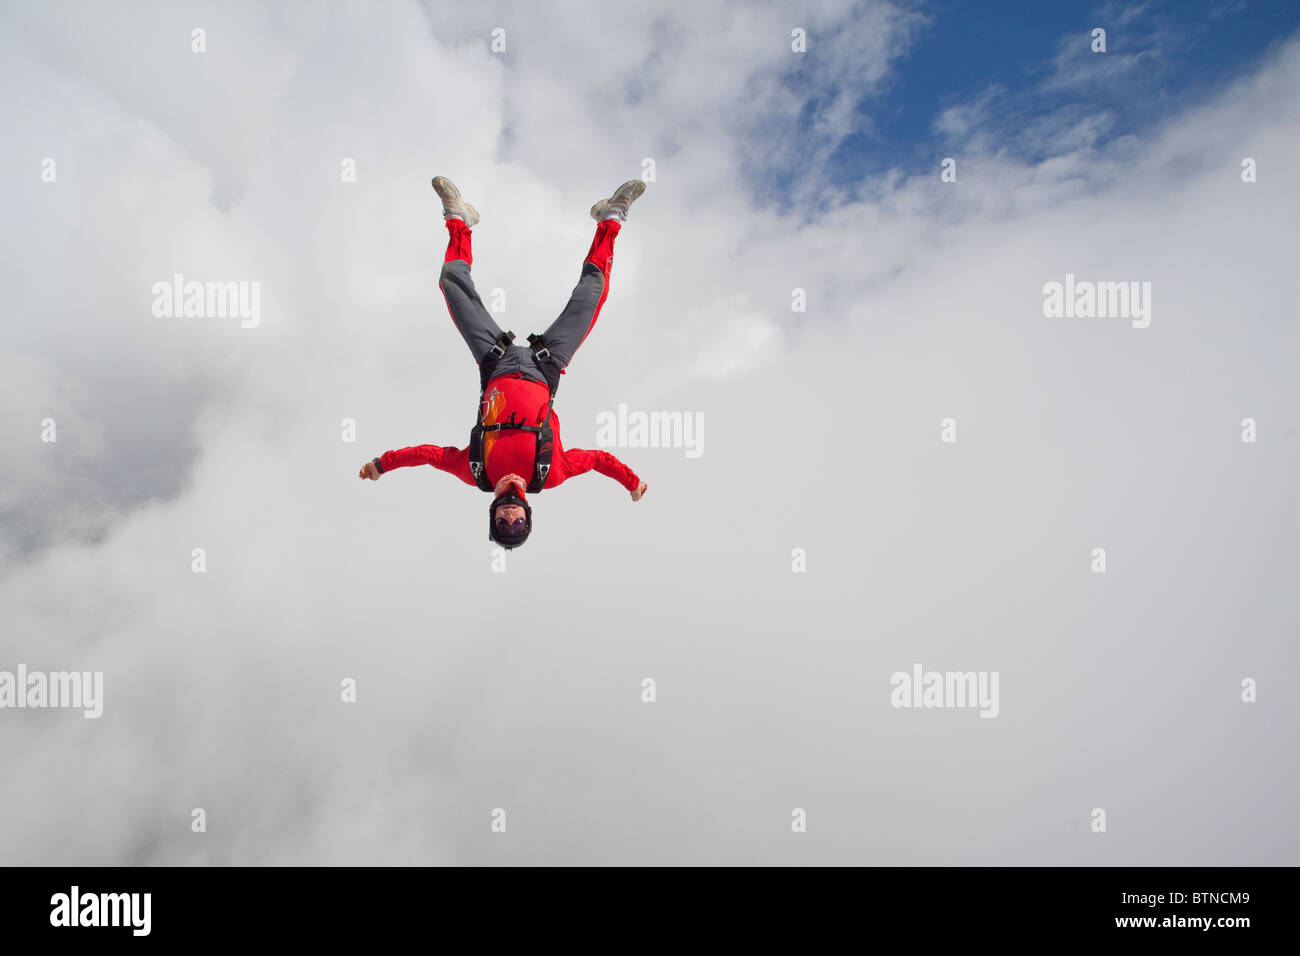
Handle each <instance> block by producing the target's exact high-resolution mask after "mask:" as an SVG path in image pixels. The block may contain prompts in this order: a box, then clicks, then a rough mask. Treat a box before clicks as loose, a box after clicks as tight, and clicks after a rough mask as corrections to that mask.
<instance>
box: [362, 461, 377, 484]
mask: <svg viewBox="0 0 1300 956" xmlns="http://www.w3.org/2000/svg"><path fill="white" fill-rule="evenodd" d="M379 475H380V471H379V469H378V468H377V467H376V466H375V463H374V462H373V461H368V462H366V463H365V464H364V465H362V466H361V474H360V475H358V476H357V477H359V478H369V479H370V480H371V481H378V480H379Z"/></svg>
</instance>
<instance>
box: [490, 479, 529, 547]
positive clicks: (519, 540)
mask: <svg viewBox="0 0 1300 956" xmlns="http://www.w3.org/2000/svg"><path fill="white" fill-rule="evenodd" d="M502 505H518V506H519V507H521V508H523V509H524V526H523V528H522V529H519V528H517V527H508V526H506V523H505V519H504V518H502V519H501V522H500V524H498V523H497V508H499V507H501V506H502ZM516 520H518V519H516ZM532 530H533V509H532V508H530V507H529V506H528V502H527V501H525V500H524V499H523V498H520V497H519V496H518V495H516V494H515V493H514V491H513V489H512V490H510V491H507V492H506V493H505V494H504V495H500V496H499V497H496V498H493V499H492V505H491V507H489V508H488V540H489V541H495V542H496V543H497V544H499V545H501V547H503V548H505V549H506V550H507V551H509V550H510V549H511V548H517V547H519V546H520V545H521V544H523V543H524V542H525V541H527V540H528V535H529V533H530V532H531V531H532Z"/></svg>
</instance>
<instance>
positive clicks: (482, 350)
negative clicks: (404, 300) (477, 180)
mask: <svg viewBox="0 0 1300 956" xmlns="http://www.w3.org/2000/svg"><path fill="white" fill-rule="evenodd" d="M469 271H470V267H469V263H468V262H466V261H465V260H464V259H452V260H449V261H447V262H444V263H443V266H442V274H441V276H440V277H439V279H438V284H439V285H440V286H441V287H442V293H443V295H444V296H445V297H446V299H447V310H448V311H449V312H450V313H451V320H452V322H453V323H455V325H456V330H457V331H458V332H460V334H461V337H462V338H464V339H465V344H466V345H468V346H469V351H470V354H471V355H473V356H474V361H475V362H476V363H478V364H480V365H481V364H482V363H483V359H485V358H486V357H487V355H488V353H489V352H490V351H491V349H492V346H493V345H494V344H495V343H496V341H497V338H498V337H499V336H500V335H501V331H502V330H501V326H499V325H497V323H496V320H495V319H493V318H492V315H491V313H489V312H488V310H487V309H486V308H484V307H483V300H482V299H480V298H479V295H478V292H477V290H475V288H474V280H473V279H471V278H470V274H469ZM605 286H606V283H605V275H604V273H602V272H601V271H600V268H599V266H597V265H596V264H595V263H594V262H584V263H583V264H582V275H581V277H580V278H579V279H578V284H577V285H576V286H574V288H573V294H572V295H571V296H569V302H568V304H567V305H566V306H565V307H564V311H562V312H561V313H560V315H559V317H558V318H556V320H555V321H554V322H552V323H551V324H550V325H549V326H548V327H547V328H546V331H545V332H543V333H542V339H543V340H544V341H545V343H546V347H547V348H549V349H550V350H551V355H552V356H553V357H554V358H555V361H556V362H558V363H559V365H560V367H561V368H563V367H564V366H566V365H568V364H569V362H570V361H571V360H572V358H573V355H574V353H575V352H577V351H578V346H579V345H581V344H582V340H583V339H585V338H586V337H587V333H588V332H590V331H591V328H592V326H593V325H594V324H595V321H596V314H597V313H598V312H599V311H600V306H601V304H602V302H603V300H604V292H605ZM515 333H516V336H517V338H516V343H518V342H521V341H522V342H523V344H515V345H513V346H511V347H510V349H509V350H508V351H507V352H506V354H505V355H504V356H503V357H502V359H501V361H500V363H499V364H498V365H497V369H496V373H497V374H498V375H502V374H506V373H509V372H520V373H522V374H523V376H524V378H527V379H530V380H532V381H535V382H545V381H546V376H545V375H543V374H542V370H541V368H540V367H539V366H538V364H537V359H535V358H534V357H533V352H532V349H531V348H529V347H528V344H527V340H528V333H527V331H523V330H515Z"/></svg>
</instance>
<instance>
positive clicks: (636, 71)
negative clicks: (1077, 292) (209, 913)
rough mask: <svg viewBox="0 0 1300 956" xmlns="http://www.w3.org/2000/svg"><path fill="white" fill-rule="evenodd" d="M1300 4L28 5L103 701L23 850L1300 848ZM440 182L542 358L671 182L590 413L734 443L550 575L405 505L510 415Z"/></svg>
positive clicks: (44, 431) (465, 502)
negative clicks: (929, 680) (465, 292)
mask: <svg viewBox="0 0 1300 956" xmlns="http://www.w3.org/2000/svg"><path fill="white" fill-rule="evenodd" d="M1097 28H1100V29H1104V30H1105V31H1106V34H1105V36H1106V49H1105V52H1094V51H1093V49H1092V46H1093V44H1094V42H1095V41H1094V39H1093V31H1094V30H1095V29H1097ZM1298 28H1300V12H1297V10H1296V9H1295V7H1294V6H1293V5H1291V4H1286V3H1280V2H1276V3H1270V2H1262V0H1255V2H1245V0H1234V2H1223V0H1220V2H1200V3H1173V2H1169V3H1158V2H1148V3H1138V4H1122V3H1109V4H1100V5H1097V4H1091V3H1068V4H1067V3H1061V4H1042V5H1036V7H1035V10H1034V11H1033V12H1030V13H1025V12H1024V11H1023V10H1022V9H1021V8H1020V5H1018V4H1015V5H1013V4H1002V3H994V4H975V3H963V2H957V0H941V2H934V3H921V2H917V3H910V2H909V3H888V2H858V3H846V2H838V0H837V2H831V0H824V2H811V3H804V4H786V3H782V4H764V3H710V4H694V5H690V6H689V7H683V6H681V5H675V4H667V3H643V4H636V5H626V6H622V5H620V6H619V7H617V8H611V7H610V6H609V5H605V4H600V3H595V2H592V3H579V2H573V3H567V2H566V3H563V4H560V3H528V4H525V3H475V4H468V3H456V4H449V3H440V2H439V3H434V2H428V3H417V2H399V0H383V2H379V3H366V4H362V3H358V2H350V3H349V2H333V3H307V2H299V3H281V4H274V5H271V4H253V3H228V4H215V3H210V4H209V3H192V2H188V0H185V2H178V3H161V2H160V3H144V2H139V3H129V4H119V5H114V6H113V7H111V8H109V7H104V6H102V5H98V4H90V3H73V2H56V3H49V4H40V5H37V4H23V3H17V2H6V3H3V4H0V89H3V90H4V92H3V93H0V129H2V130H3V134H0V135H3V136H4V138H5V146H6V148H5V149H4V150H2V151H0V221H3V222H4V223H5V228H4V229H2V230H0V244H2V245H0V277H2V279H3V285H4V288H5V290H6V296H5V302H4V307H3V310H2V311H0V321H2V322H3V328H4V333H5V334H4V340H3V345H0V375H3V378H4V381H5V383H6V388H5V390H4V399H3V402H2V403H0V408H2V409H3V411H2V413H0V438H2V439H3V442H4V447H5V448H6V449H7V450H8V452H9V454H8V457H7V461H8V462H9V465H10V467H9V469H8V474H7V481H6V482H4V484H3V485H0V681H3V678H4V673H5V672H11V673H17V671H18V668H19V667H20V666H21V667H24V668H26V670H27V671H42V672H59V671H79V672H87V673H99V674H102V681H103V695H102V700H101V704H102V714H101V715H100V716H99V717H97V718H86V717H84V716H83V714H82V712H81V711H80V710H77V709H74V708H63V709H58V708H31V707H29V708H13V707H0V763H2V764H3V766H4V767H5V773H4V774H3V779H0V863H5V864H23V865H46V864H76V865H114V864H128V865H239V864H252V865H288V864H308V865H334V864H383V865H388V864H421V865H424V864H428V865H585V864H601V865H656V866H657V865H754V864H762V865H965V866H970V865H979V866H986V865H996V866H1004V865H1295V864H1296V863H1297V862H1298V860H1300V853H1298V848H1300V823H1298V822H1297V820H1296V817H1295V814H1294V812H1293V808H1294V806H1295V805H1296V803H1297V801H1298V800H1300V777H1298V774H1297V767H1296V762H1295V759H1294V741H1295V739H1296V737H1297V734H1298V733H1300V705H1297V703H1296V696H1295V694H1294V692H1293V691H1294V689H1292V690H1290V691H1289V690H1288V689H1287V688H1288V686H1289V685H1288V684H1287V681H1289V680H1292V679H1293V678H1294V675H1295V674H1296V673H1297V669H1298V666H1300V652H1297V650H1296V644H1295V634H1296V628H1297V624H1298V623H1300V599H1298V598H1297V596H1296V595H1297V591H1296V588H1295V586H1294V581H1295V579H1296V576H1297V572H1300V558H1298V557H1297V555H1296V551H1295V548H1294V542H1295V541H1296V540H1297V537H1298V536H1300V507H1297V505H1296V502H1295V495H1294V481H1293V478H1294V475H1295V474H1296V473H1297V468H1298V466H1300V455H1298V454H1297V447H1298V445H1297V443H1298V442H1300V428H1297V424H1296V420H1295V409H1296V408H1297V407H1300V376H1297V375H1296V372H1295V357H1296V355H1297V354H1300V351H1298V350H1300V334H1298V333H1297V331H1296V324H1295V319H1296V315H1295V293H1294V288H1293V282H1292V278H1291V276H1292V274H1293V271H1294V253H1295V238H1294V237H1295V226H1294V222H1295V220H1296V217H1297V213H1298V212H1300V201H1298V200H1300V189H1298V188H1297V185H1296V182H1295V169H1296V168H1297V162H1298V161H1300V133H1298V132H1297V131H1298V130H1300V95H1297V94H1298V93H1300V33H1298ZM195 30H201V31H202V33H201V34H199V36H200V37H201V40H202V42H201V44H199V45H201V47H202V49H201V50H196V49H195V45H196V43H199V41H198V40H196V34H195V32H194V31H195ZM501 31H504V32H501ZM796 31H801V32H796ZM494 40H495V42H494ZM792 46H802V50H799V51H797V50H796V49H793V48H792ZM494 47H495V48H494ZM945 161H950V162H945ZM438 174H440V175H445V176H449V177H450V178H452V179H453V180H454V181H455V182H456V183H457V184H458V185H459V186H460V188H461V190H462V192H463V193H464V195H465V197H466V199H467V200H468V201H469V202H471V203H473V204H474V205H475V206H476V207H477V209H478V210H479V212H480V213H481V215H482V222H481V223H480V224H479V225H478V226H477V227H476V228H475V229H474V250H475V264H474V277H475V280H476V281H477V282H478V284H479V288H480V290H481V291H489V290H490V291H491V292H492V293H493V294H494V295H495V296H496V298H495V300H494V302H495V304H497V305H500V306H502V309H501V311H500V313H499V314H498V315H497V319H498V321H499V322H500V323H501V324H502V325H503V326H506V327H509V328H512V329H514V330H515V331H516V333H518V334H520V335H523V334H526V333H527V332H528V331H534V330H540V329H541V328H543V327H544V326H545V325H546V324H547V323H549V321H550V320H551V319H552V318H554V316H555V315H556V314H558V312H559V310H560V309H561V308H562V307H563V304H564V302H565V300H566V299H567V297H568V294H569V292H570V290H571V289H572V288H573V285H574V283H575V282H576V281H577V278H578V275H579V270H580V266H581V262H582V257H583V255H584V253H585V251H586V249H587V246H588V244H589V242H590V238H591V235H592V232H593V227H594V224H593V223H592V222H591V220H590V218H589V216H588V209H589V207H590V206H591V204H592V203H593V202H594V201H595V200H597V199H599V198H601V197H604V196H608V195H609V194H610V192H611V191H612V190H613V189H614V188H615V187H616V186H618V184H620V183H621V182H623V181H624V180H627V179H632V178H636V177H643V178H646V179H647V180H648V187H647V190H646V193H645V195H644V196H643V197H642V198H641V199H639V200H638V201H637V202H636V204H635V205H634V206H633V207H632V211H631V214H630V216H629V219H628V222H627V224H626V225H625V226H624V228H623V229H622V231H621V233H620V234H619V236H618V238H617V242H616V253H615V257H614V264H613V270H612V277H611V282H610V291H609V298H608V301H607V302H606V304H605V307H604V310H603V311H602V313H601V316H600V319H599V322H598V324H597V326H596V328H595V329H594V331H593V332H592V334H591V336H590V338H589V339H588V340H587V341H586V342H585V343H584V344H583V346H582V349H581V350H580V351H579V353H578V354H577V356H576V357H575V359H574V361H573V364H572V366H571V368H570V370H569V372H568V374H566V376H565V381H564V385H563V387H562V389H561V391H560V393H559V395H558V397H557V401H556V411H557V414H558V416H559V418H560V419H561V421H562V423H563V434H564V438H565V443H566V445H568V446H570V447H578V448H595V447H598V446H597V444H596V442H597V433H598V423H599V421H601V419H602V416H608V415H610V414H617V413H618V410H619V409H620V407H625V408H626V409H628V410H631V411H632V412H643V413H649V412H656V411H658V412H669V413H679V414H681V415H682V416H691V417H692V421H695V420H699V421H701V422H702V423H703V430H702V433H701V435H702V443H701V445H700V447H699V448H698V449H697V451H698V454H696V453H694V452H692V453H691V454H688V451H689V449H686V448H683V447H655V448H649V447H608V448H606V450H607V451H610V452H611V453H613V454H615V455H617V456H618V457H619V458H620V459H621V460H623V461H625V462H626V463H627V464H628V465H629V466H630V467H631V468H632V469H633V470H634V471H635V472H636V473H637V474H638V475H639V476H640V477H641V478H643V479H644V480H645V481H646V482H647V485H648V491H647V493H646V495H645V497H644V498H643V499H642V500H641V501H639V502H632V501H631V500H630V499H629V496H628V494H627V492H626V490H624V489H623V488H621V487H620V486H618V485H617V484H616V483H614V482H612V481H610V480H608V479H606V478H603V477H601V476H599V475H597V474H590V475H585V476H582V477H579V478H575V479H573V480H571V481H570V482H567V483H565V484H564V485H563V486H562V487H560V488H556V489H553V490H551V491H548V492H545V493H542V494H541V495H539V496H537V500H535V501H534V512H535V513H534V517H535V529H534V531H533V534H532V536H531V538H530V540H529V542H528V543H527V545H526V546H525V547H523V548H520V549H518V550H515V551H512V552H510V553H509V554H508V555H506V556H505V557H504V559H503V558H502V556H501V555H500V554H494V553H493V551H492V548H491V545H490V542H488V541H487V540H486V535H485V534H484V529H483V517H484V515H483V512H484V510H485V508H484V506H485V505H486V503H487V500H488V499H486V498H485V497H484V496H483V495H482V493H480V492H478V491H476V490H475V489H473V488H470V487H469V486H467V485H464V484H462V483H461V482H459V481H458V480H457V479H455V478H453V477H451V476H449V475H446V474H444V473H442V472H439V471H436V470H434V469H431V468H413V469H407V470H402V471H397V472H393V473H391V474H388V475H385V476H384V477H383V478H382V479H381V480H380V481H379V482H365V483H362V482H360V481H359V480H358V477H357V471H358V469H359V467H360V466H361V465H362V464H363V463H364V462H365V461H367V460H369V459H370V458H372V457H374V456H376V455H379V454H381V453H383V452H384V451H386V450H389V449H394V448H401V447H405V446H409V445H417V444H425V443H434V444H439V445H452V446H458V447H463V446H464V444H465V442H466V440H467V437H468V431H469V427H470V425H471V423H472V419H471V418H470V414H471V404H472V402H473V401H474V400H475V399H476V398H477V373H476V369H475V368H474V367H473V364H472V361H471V360H470V358H469V356H468V354H467V352H466V350H465V347H464V344H463V343H462V342H461V340H460V338H459V336H457V335H456V333H455V330H454V328H453V327H452V324H451V322H450V320H449V318H448V316H447V314H446V310H445V307H444V304H443V301H442V297H441V295H440V294H439V291H438V288H437V285H436V282H437V275H438V269H439V266H440V264H441V261H442V256H443V249H444V247H445V242H446V233H445V230H444V227H443V225H442V222H441V215H440V207H439V204H438V202H437V200H436V197H435V196H434V195H433V193H432V191H431V190H430V188H429V180H430V178H431V177H432V176H433V175H438ZM177 274H180V275H182V276H183V277H185V279H186V280H187V281H199V282H237V283H242V284H244V287H246V288H251V286H252V283H257V288H258V294H259V299H258V310H257V315H256V321H253V320H252V318H251V317H248V316H240V315H238V314H223V315H206V316H188V317H187V316H184V315H168V314H166V313H165V310H160V309H159V307H158V304H157V299H158V296H159V292H158V291H156V290H157V287H158V284H159V283H162V285H163V287H164V288H165V287H166V286H167V284H168V283H170V282H171V281H172V278H173V277H174V276H175V275H177ZM1076 282H1078V283H1130V282H1131V283H1136V285H1135V286H1133V288H1134V289H1135V290H1137V291H1135V293H1134V298H1133V300H1132V301H1131V302H1130V303H1129V306H1130V307H1131V308H1130V310H1129V311H1135V310H1136V309H1137V303H1138V302H1139V301H1141V302H1142V303H1143V309H1142V310H1141V311H1142V314H1141V315H1138V314H1133V315H1129V314H1127V313H1125V314H1121V315H1118V316H1115V315H1112V316H1109V317H1087V316H1085V315H1074V314H1071V315H1069V316H1068V317H1059V316H1051V315H1049V314H1047V313H1048V311H1049V310H1048V309H1047V308H1046V306H1045V300H1046V298H1047V294H1048V293H1047V291H1046V290H1047V289H1048V288H1049V287H1050V284H1051V283H1060V284H1062V286H1063V287H1064V286H1065V285H1066V284H1067V283H1068V284H1069V285H1070V286H1071V287H1073V286H1074V284H1075V283H1076ZM1126 288H1127V286H1126ZM1139 291H1140V292H1141V298H1140V300H1139V298H1138V292H1139ZM485 298H486V297H485ZM1072 311H1073V310H1072ZM160 312H161V313H162V314H160ZM51 427H52V428H53V433H51ZM51 437H53V438H54V440H53V441H51V440H49V439H50V438H51ZM196 549H201V551H200V552H199V553H200V554H201V565H196V561H198V560H199V559H198V558H196ZM1099 562H1104V563H1099ZM196 566H201V567H202V570H201V571H196V570H195V568H196ZM1103 567H1104V570H1102V568H1103ZM914 669H919V670H920V672H921V673H922V674H924V673H926V672H937V673H940V674H946V673H962V674H965V673H974V674H979V675H983V676H984V677H986V678H987V677H991V675H996V681H997V682H996V687H997V691H998V693H997V702H996V708H993V709H994V710H995V711H996V714H995V715H993V714H992V713H991V710H990V708H985V711H986V712H989V713H990V717H991V719H985V718H984V717H982V716H981V712H980V709H978V708H974V707H971V706H957V705H956V704H957V703H960V702H959V701H954V699H952V698H939V699H938V703H944V704H947V706H930V707H926V706H921V707H910V706H909V707H904V706H896V704H898V703H899V700H900V698H899V694H898V687H899V686H900V684H899V680H900V677H899V675H904V676H908V675H911V674H912V673H913V672H914ZM647 681H649V682H652V683H651V684H647ZM647 688H651V689H652V690H653V694H651V693H650V691H649V690H647ZM651 698H652V699H651ZM918 699H919V698H918ZM197 811H202V812H201V813H198V812H197ZM1099 811H1100V812H1099ZM199 820H201V821H202V825H201V826H200V825H199V824H198V823H197V822H196V821H199Z"/></svg>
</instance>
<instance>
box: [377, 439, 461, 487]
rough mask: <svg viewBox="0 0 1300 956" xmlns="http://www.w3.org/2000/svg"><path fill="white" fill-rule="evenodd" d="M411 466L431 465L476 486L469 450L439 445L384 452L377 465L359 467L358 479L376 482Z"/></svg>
mask: <svg viewBox="0 0 1300 956" xmlns="http://www.w3.org/2000/svg"><path fill="white" fill-rule="evenodd" d="M412 465H432V466H433V467H434V468H437V469H438V470H439V471H445V472H447V473H448V474H452V475H455V476H456V477H457V478H459V479H460V480H461V481H463V482H465V483H466V484H467V485H475V486H477V484H478V482H476V481H475V480H474V476H473V475H472V474H471V473H470V470H469V449H468V448H451V447H447V448H443V447H442V446H441V445H412V446H411V447H410V448H398V449H396V450H395V451H386V452H384V453H383V454H382V455H380V456H379V460H378V465H376V463H375V462H374V461H368V462H366V463H365V464H364V465H363V466H362V467H361V475H360V477H362V478H369V479H371V480H372V481H378V480H379V476H380V475H384V474H387V473H388V472H390V471H392V470H393V469H394V468H409V467H410V466H412Z"/></svg>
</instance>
